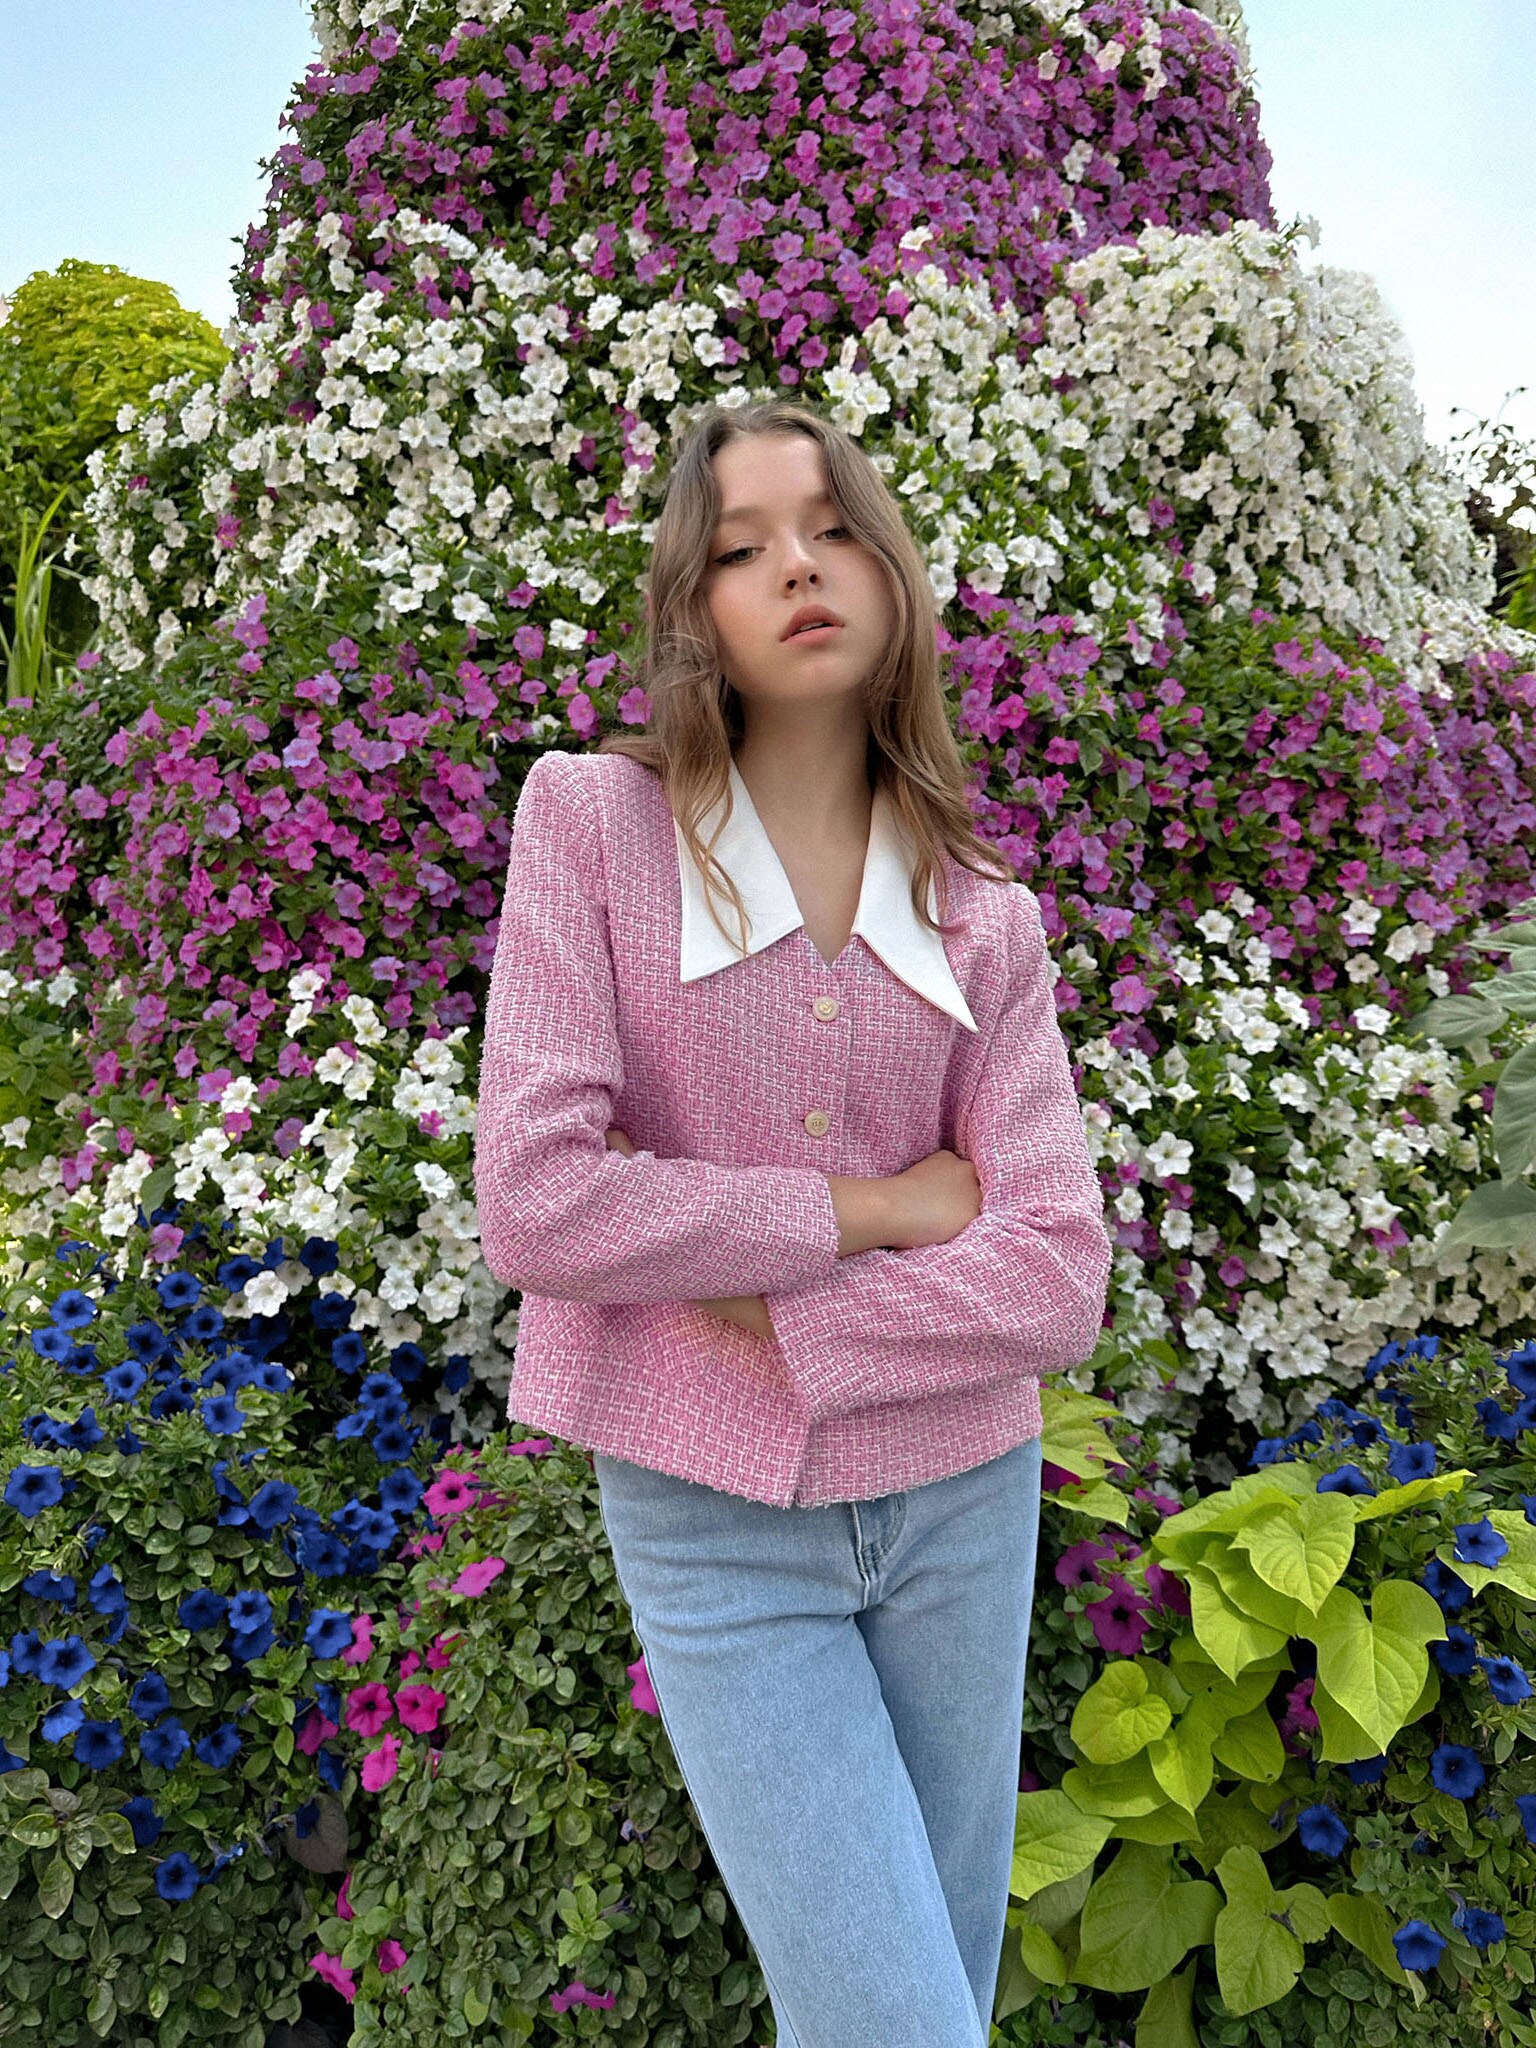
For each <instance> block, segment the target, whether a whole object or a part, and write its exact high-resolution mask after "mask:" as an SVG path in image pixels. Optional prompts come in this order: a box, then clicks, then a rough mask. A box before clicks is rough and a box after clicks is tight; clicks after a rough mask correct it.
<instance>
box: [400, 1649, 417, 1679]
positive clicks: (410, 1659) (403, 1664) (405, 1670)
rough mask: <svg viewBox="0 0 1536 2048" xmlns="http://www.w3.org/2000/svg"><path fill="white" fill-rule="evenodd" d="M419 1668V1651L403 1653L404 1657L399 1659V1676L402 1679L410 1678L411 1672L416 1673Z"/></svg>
mask: <svg viewBox="0 0 1536 2048" xmlns="http://www.w3.org/2000/svg"><path fill="white" fill-rule="evenodd" d="M420 1668H421V1653H420V1651H419V1650H407V1651H406V1653H405V1655H404V1656H403V1657H402V1658H401V1659H400V1676H401V1677H402V1678H409V1677H410V1675H411V1673H412V1672H413V1671H417V1670H419V1669H420Z"/></svg>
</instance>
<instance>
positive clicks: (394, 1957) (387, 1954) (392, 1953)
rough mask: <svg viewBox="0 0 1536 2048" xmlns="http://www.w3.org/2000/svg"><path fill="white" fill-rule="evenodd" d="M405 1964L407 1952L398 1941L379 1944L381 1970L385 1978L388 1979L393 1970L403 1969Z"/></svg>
mask: <svg viewBox="0 0 1536 2048" xmlns="http://www.w3.org/2000/svg"><path fill="white" fill-rule="evenodd" d="M404 1964H405V1950H404V1949H403V1948H402V1947H401V1946H400V1944H399V1942H398V1941H381V1942H380V1943H379V1969H380V1971H381V1972H382V1974H383V1975H384V1976H386V1977H387V1976H388V1975H389V1973H390V1971H391V1970H398V1969H401V1968H403V1967H404Z"/></svg>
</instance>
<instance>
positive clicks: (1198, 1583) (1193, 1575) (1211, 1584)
mask: <svg viewBox="0 0 1536 2048" xmlns="http://www.w3.org/2000/svg"><path fill="white" fill-rule="evenodd" d="M1187 1577H1188V1582H1189V1605H1190V1618H1191V1620H1192V1621H1193V1623H1194V1629H1195V1635H1196V1637H1197V1638H1198V1639H1199V1643H1200V1647H1201V1648H1202V1649H1203V1650H1204V1651H1205V1652H1206V1653H1207V1655H1208V1656H1209V1657H1210V1658H1211V1659H1212V1661H1213V1662H1214V1663H1215V1664H1216V1665H1217V1667H1218V1668H1219V1669H1220V1670H1222V1671H1223V1672H1225V1674H1226V1675H1227V1677H1228V1678H1237V1677H1238V1676H1240V1674H1241V1673H1242V1672H1243V1671H1244V1670H1246V1668H1247V1667H1248V1665H1250V1664H1256V1663H1257V1662H1258V1661H1259V1659H1260V1658H1261V1657H1271V1656H1273V1655H1274V1654H1275V1653H1276V1652H1277V1651H1279V1650H1283V1649H1284V1648H1285V1646H1286V1643H1287V1641H1288V1640H1289V1638H1288V1637H1287V1636H1286V1634H1285V1632H1284V1631H1283V1630H1281V1629H1277V1628H1266V1627H1265V1625H1264V1624H1263V1623H1262V1622H1260V1621H1255V1620H1254V1618H1253V1616H1252V1615H1251V1614H1244V1613H1243V1611H1242V1609H1241V1608H1239V1607H1235V1606H1234V1605H1233V1604H1232V1602H1231V1601H1230V1600H1229V1599H1228V1598H1227V1596H1226V1593H1225V1592H1224V1591H1223V1589H1222V1585H1221V1581H1220V1579H1218V1577H1217V1576H1216V1573H1215V1572H1214V1571H1212V1570H1210V1569H1209V1568H1208V1567H1207V1566H1206V1565H1204V1564H1194V1563H1192V1564H1190V1565H1189V1566H1188V1567H1187Z"/></svg>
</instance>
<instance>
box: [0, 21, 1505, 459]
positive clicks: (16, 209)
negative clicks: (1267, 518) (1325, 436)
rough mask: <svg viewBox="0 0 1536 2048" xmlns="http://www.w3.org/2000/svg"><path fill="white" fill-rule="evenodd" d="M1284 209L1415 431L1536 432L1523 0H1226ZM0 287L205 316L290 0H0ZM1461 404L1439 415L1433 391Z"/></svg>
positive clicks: (248, 190) (268, 101)
mask: <svg viewBox="0 0 1536 2048" xmlns="http://www.w3.org/2000/svg"><path fill="white" fill-rule="evenodd" d="M1246 12H1247V17H1248V32H1249V41H1250V45H1251V48H1252V54H1253V63H1254V70H1255V73H1256V79H1257V89H1258V92H1259V98H1260V107H1261V120H1262V127H1263V132H1264V136H1265V139H1266V141H1267V142H1268V144H1269V147H1270V149H1271V150H1272V152H1273V154H1274V158H1275V163H1274V168H1273V171H1272V173H1271V181H1272V186H1273V190H1274V197H1275V205H1276V208H1277V211H1278V213H1279V215H1280V217H1281V218H1282V219H1288V218H1289V217H1290V216H1292V215H1294V214H1302V215H1308V214H1310V215H1313V216H1315V217H1316V219H1317V221H1318V223H1319V226H1320V228H1321V230H1322V239H1321V241H1320V243H1319V245H1318V247H1317V248H1316V249H1315V250H1306V249H1305V248H1304V252H1303V255H1304V261H1305V262H1306V263H1307V264H1308V266H1309V267H1310V266H1311V265H1313V264H1316V263H1319V262H1326V263H1330V264H1336V265H1338V266H1340V267H1341V268H1344V269H1351V270H1365V271H1368V272H1369V273H1370V274H1371V275H1372V276H1373V277H1374V278H1375V279H1376V281H1377V284H1378V286H1379V287H1380V289H1381V291H1382V293H1383V296H1384V298H1385V299H1386V302H1387V304H1388V307H1389V308H1390V310H1391V311H1392V313H1393V314H1394V316H1395V317H1396V318H1397V320H1398V322H1399V324H1400V325H1401V326H1402V328H1403V329H1404V332H1405V335H1406V339H1407V344H1408V348H1409V352H1410V354H1411V356H1412V358H1413V360H1414V364H1415V372H1416V389H1417V391H1418V395H1419V398H1420V401H1421V403H1422V404H1423V407H1424V413H1425V429H1426V432H1427V433H1428V435H1429V437H1430V439H1431V440H1437V441H1444V440H1446V439H1448V438H1449V436H1450V435H1452V434H1453V433H1455V432H1456V431H1458V430H1459V429H1460V428H1461V427H1463V426H1466V425H1467V424H1469V423H1470V418H1471V416H1473V415H1479V416H1488V417H1493V416H1496V415H1497V414H1498V412H1499V409H1500V407H1501V406H1502V405H1503V404H1504V400H1505V397H1506V394H1507V393H1509V392H1510V391H1511V390H1512V389H1513V387H1514V386H1516V385H1519V384H1526V385H1528V386H1529V387H1530V388H1529V389H1528V390H1527V391H1526V392H1525V393H1523V394H1522V395H1521V396H1519V397H1517V398H1515V399H1514V400H1513V401H1512V402H1511V403H1510V405H1509V406H1508V408H1507V410H1506V411H1505V414H1504V417H1505V419H1506V420H1508V421H1509V422H1510V423H1511V424H1512V425H1514V426H1515V427H1516V428H1517V429H1518V430H1519V431H1520V432H1521V433H1523V434H1525V435H1526V436H1527V437H1529V438H1530V439H1532V440H1536V147H1533V141H1532V138H1533V136H1536V86H1533V83H1532V81H1533V79H1536V0H1246ZM0 51H3V53H4V62H3V64H0V193H3V194H4V195H5V197H4V202H3V205H0V294H4V293H9V292H13V291H14V290H15V288H16V287H17V285H19V284H20V283H21V282H22V281H23V279H24V278H25V277H26V276H27V275H28V273H29V272H31V271H32V270H34V269H45V270H46V269H52V268H53V267H54V266H55V265H56V264H58V263H59V262H60V261H62V259H63V258H64V257H66V256H76V257H84V258H89V259H91V260H92V261H95V262H98V263H118V264H121V265H122V267H123V268H124V269H125V270H129V271H131V272H133V273H135V274H136V275H138V276H141V277H151V278H158V279H161V280H163V281H164V282H165V283H167V284H169V285H170V286H171V287H172V288H173V289H174V290H175V292H176V293H177V295H178V297H179V298H180V300H181V302H182V304H183V305H186V306H195V307H196V308H197V309H198V310H199V311H200V312H202V313H205V314H206V315H207V316H208V318H209V319H210V320H212V321H213V323H214V325H215V326H217V327H223V326H224V324H225V323H226V322H227V321H228V320H229V319H230V318H231V316H232V314H233V312H234V296H233V292H232V291H231V288H230V283H229V278H230V273H231V270H232V269H233V267H234V266H235V264H236V263H237V261H238V260H239V243H240V237H241V236H242V235H243V233H244V230H245V228H246V226H247V225H248V223H249V222H251V221H252V220H254V219H255V218H257V217H258V215H259V214H260V211H261V207H262V201H263V195H264V190H265V183H266V181H265V179H264V178H263V176H262V175H261V173H260V171H259V169H258V162H259V159H260V158H261V157H262V156H264V155H270V154H271V153H272V152H273V151H274V150H275V149H276V148H277V146H278V144H279V142H280V141H282V140H283V139H285V138H284V136H283V135H282V134H280V132H279V129H278V125H277V124H278V116H279V114H280V112H281V110H282V107H283V105H284V102H285V101H286V99H287V98H288V96H289V90H290V87H291V86H292V85H293V84H295V83H296V82H297V81H299V80H300V79H302V77H303V75H304V71H305V68H306V66H307V65H308V64H309V62H310V61H311V59H312V58H313V56H314V55H315V50H314V43H313V37H312V33H311V29H310V15H309V7H308V5H307V0H0ZM1456 407H1461V408H1464V409H1465V414H1464V416H1459V417H1453V408H1456Z"/></svg>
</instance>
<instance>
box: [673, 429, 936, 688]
mask: <svg viewBox="0 0 1536 2048" xmlns="http://www.w3.org/2000/svg"><path fill="white" fill-rule="evenodd" d="M713 468H714V473H715V478H716V481H717V482H718V484H719V487H720V506H721V517H720V520H719V523H718V525H717V526H716V528H715V532H714V535H713V537H712V540H711V543H710V548H709V563H708V567H707V569H706V572H705V577H704V585H703V588H704V594H705V599H706V602H707V604H708V606H709V614H710V617H711V619H712V620H713V621H714V626H715V632H716V635H717V637H718V640H719V647H720V667H721V671H722V673H723V674H724V675H725V678H726V680H727V681H728V682H729V683H731V684H732V685H733V686H734V688H736V689H737V690H739V691H740V693H741V695H742V696H743V697H744V698H753V697H763V698H770V699H775V700H778V701H781V702H790V701H804V700H806V699H818V698H826V697H839V696H844V695H847V694H849V693H853V692H857V691H858V689H859V687H860V685H861V684H862V683H863V681H864V679H865V678H866V677H867V676H868V675H870V674H871V673H872V672H873V670H874V669H875V667H876V665H877V663H878V662H879V660H880V657H881V655H882V654H883V653H884V652H885V648H886V644H887V642H888V640H889V638H890V636H891V633H892V631H893V630H894V628H895V623H896V608H895V604H894V601H893V599H892V595H891V590H890V586H889V585H888V583H887V582H886V578H885V572H884V570H883V569H882V567H881V564H880V561H879V559H878V557H877V556H876V555H875V554H874V553H873V552H872V551H871V550H870V549H868V548H867V547H865V546H864V545H863V543H862V542H860V541H857V540H855V539H854V538H853V536H852V535H851V534H850V533H849V532H848V530H847V528H846V527H845V526H843V525H842V524H841V523H840V517H839V513H838V510H837V507H836V505H835V504H834V503H833V501H832V499H831V497H830V496H829V495H828V493H827V477H826V467H825V463H824V460H823V457H822V452H821V446H820V443H819V442H816V441H813V440H812V439H811V438H810V436H809V435H807V434H761V435H756V436H753V437H751V438H744V439H742V440H739V441H733V442H731V443H730V444H729V445H728V446H727V447H724V448H721V449H719V450H718V451H717V452H716V454H715V456H714V459H713ZM808 604H819V605H824V606H825V607H826V608H827V609H828V610H829V611H830V612H832V613H833V614H834V615H835V616H836V618H837V619H839V620H840V621H841V624H839V625H835V626H831V627H828V628H824V629H822V630H820V631H816V632H809V633H796V634H795V635H794V636H793V637H789V638H786V633H787V630H788V628H789V625H790V622H791V620H792V619H793V618H794V616H795V614H796V613H797V612H799V611H800V610H801V608H802V607H803V606H805V605H808Z"/></svg>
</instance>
